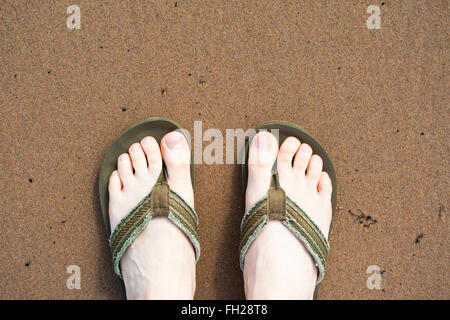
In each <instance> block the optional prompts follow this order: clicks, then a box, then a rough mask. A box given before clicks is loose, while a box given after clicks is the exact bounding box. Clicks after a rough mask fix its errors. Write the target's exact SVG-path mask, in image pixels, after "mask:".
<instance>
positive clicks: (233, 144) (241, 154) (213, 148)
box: [176, 120, 279, 164]
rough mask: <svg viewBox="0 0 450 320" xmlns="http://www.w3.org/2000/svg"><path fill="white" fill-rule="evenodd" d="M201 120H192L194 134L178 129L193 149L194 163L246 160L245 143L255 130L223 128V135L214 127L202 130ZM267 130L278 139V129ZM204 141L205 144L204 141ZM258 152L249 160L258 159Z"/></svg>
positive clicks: (223, 162)
mask: <svg viewBox="0 0 450 320" xmlns="http://www.w3.org/2000/svg"><path fill="white" fill-rule="evenodd" d="M203 129H204V128H203V122H202V121H200V120H196V121H194V134H193V135H191V133H190V132H189V131H188V130H186V129H178V130H176V131H179V132H180V133H182V134H183V135H184V136H185V137H186V139H187V141H188V142H189V144H190V145H191V149H192V151H193V155H194V157H193V163H194V164H203V163H204V164H235V163H237V164H244V163H245V162H246V156H247V155H246V153H245V144H246V143H250V141H251V140H252V139H253V137H254V136H255V135H256V133H257V132H256V130H255V129H253V128H251V129H247V130H244V129H241V128H238V129H225V135H223V133H222V131H220V130H219V129H216V128H209V129H206V130H204V131H203ZM260 131H268V132H270V133H271V134H272V135H274V137H275V139H277V141H279V130H278V129H272V130H260ZM205 142H206V145H204V143H205ZM258 156H259V153H257V154H255V155H254V157H252V159H250V161H253V160H254V161H255V162H256V161H258Z"/></svg>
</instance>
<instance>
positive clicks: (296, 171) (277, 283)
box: [109, 132, 332, 299]
mask: <svg viewBox="0 0 450 320" xmlns="http://www.w3.org/2000/svg"><path fill="white" fill-rule="evenodd" d="M190 157H191V152H190V149H189V146H188V143H187V141H186V140H185V138H184V136H183V135H182V134H180V133H178V132H171V133H168V134H167V135H166V136H164V138H163V139H162V140H161V148H160V147H159V145H158V143H157V142H156V140H155V139H154V138H152V137H146V138H144V139H142V141H140V143H134V144H133V145H132V146H131V147H130V149H129V152H128V153H126V154H122V155H121V156H120V157H119V158H118V160H117V168H118V170H116V171H114V172H113V173H112V174H111V177H110V181H109V195H110V200H109V217H110V223H111V230H114V228H115V227H116V226H117V224H118V223H119V221H120V220H121V219H122V218H123V217H124V216H126V215H127V214H128V213H129V212H130V211H131V210H132V209H133V208H134V206H135V205H136V204H137V203H138V202H139V201H140V200H141V199H142V198H144V197H145V196H146V195H147V194H148V193H149V192H150V191H151V189H152V187H153V186H154V185H155V183H156V180H157V179H158V176H159V174H160V172H161V170H162V164H163V161H164V163H165V165H166V167H167V173H168V184H169V186H170V188H171V189H172V190H173V191H175V192H177V193H178V194H179V195H180V196H182V197H183V198H184V200H185V201H186V202H187V203H188V204H190V205H191V206H192V207H194V193H193V190H192V185H191V176H190ZM275 161H277V171H278V175H279V182H280V186H281V187H282V188H283V189H284V190H285V192H286V195H287V196H288V197H290V198H291V199H292V200H294V201H295V202H296V203H297V204H299V205H300V206H301V207H302V209H304V210H305V212H306V213H308V215H309V216H310V217H311V219H312V220H313V221H314V222H315V223H316V224H317V225H318V226H319V228H320V229H321V231H322V232H323V234H324V235H328V231H329V227H330V223H331V216H332V208H331V193H332V185H331V180H330V178H329V177H328V175H327V173H325V172H323V171H322V159H321V158H320V157H319V156H317V155H313V152H312V149H311V147H310V146H308V145H307V144H301V143H300V141H299V140H298V139H296V138H294V137H290V138H287V139H286V140H285V141H284V142H283V144H282V145H281V147H280V148H278V142H277V140H276V138H275V137H274V136H273V135H272V134H271V133H268V132H260V133H258V134H257V135H256V136H255V137H254V139H253V140H252V143H251V145H250V148H249V161H248V164H249V165H248V169H249V175H248V184H247V190H246V197H245V206H246V210H247V209H248V208H249V207H250V206H251V205H252V204H253V203H255V202H256V201H258V200H260V199H261V198H263V197H264V196H265V195H266V193H267V191H268V190H269V187H270V181H271V176H272V167H273V164H274V163H275ZM120 266H121V271H122V275H123V279H124V283H125V288H126V292H127V298H128V299H192V298H193V297H194V292H195V283H196V282H195V253H194V249H193V247H192V245H191V242H190V241H189V239H188V238H187V237H186V235H185V234H184V233H183V232H182V231H181V230H180V229H179V228H178V227H177V226H175V225H174V224H173V223H172V222H170V221H169V220H168V219H167V218H165V217H156V218H154V219H151V220H150V222H149V223H148V225H147V227H146V228H145V229H144V230H143V231H142V232H141V233H140V234H139V236H138V237H137V238H136V239H135V241H134V242H133V243H132V244H131V245H130V247H128V249H127V250H126V252H125V254H124V255H123V257H122V260H121V264H120ZM316 281H317V268H316V266H315V262H314V260H313V258H312V257H311V255H310V254H309V253H308V251H307V250H306V248H305V247H304V246H303V244H302V243H301V242H300V241H299V240H298V239H297V238H296V237H295V236H294V235H293V234H292V233H291V232H290V231H289V230H288V229H287V228H286V227H284V226H283V225H282V224H281V222H279V221H270V222H269V223H268V225H267V226H266V227H265V228H264V230H263V231H262V232H261V233H260V234H259V235H258V237H257V238H256V239H255V240H254V242H253V243H252V245H251V246H250V248H249V249H248V251H247V253H246V256H245V262H244V286H245V295H246V297H247V298H248V299H311V298H312V297H313V294H314V288H315V284H316Z"/></svg>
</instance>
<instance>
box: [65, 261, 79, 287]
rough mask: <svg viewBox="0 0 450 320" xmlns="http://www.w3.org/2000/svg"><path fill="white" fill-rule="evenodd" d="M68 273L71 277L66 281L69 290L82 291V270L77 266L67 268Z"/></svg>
mask: <svg viewBox="0 0 450 320" xmlns="http://www.w3.org/2000/svg"><path fill="white" fill-rule="evenodd" d="M66 272H67V273H69V274H70V276H69V277H68V278H67V280H66V286H67V289H69V290H73V289H77V290H80V289H81V269H80V267H79V266H77V265H70V266H67V269H66Z"/></svg>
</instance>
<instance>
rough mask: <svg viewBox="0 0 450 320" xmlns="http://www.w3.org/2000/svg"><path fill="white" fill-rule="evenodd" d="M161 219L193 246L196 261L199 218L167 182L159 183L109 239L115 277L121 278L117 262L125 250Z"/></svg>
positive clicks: (123, 220)
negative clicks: (181, 232) (149, 226)
mask: <svg viewBox="0 0 450 320" xmlns="http://www.w3.org/2000/svg"><path fill="white" fill-rule="evenodd" d="M158 216H164V217H167V218H168V219H169V220H171V221H172V222H173V223H174V224H175V225H177V226H178V227H179V228H180V229H181V230H182V231H183V232H184V233H185V234H186V236H187V237H188V238H189V240H190V241H191V242H192V245H193V246H194V250H195V254H196V260H198V258H199V256H200V244H199V239H198V233H197V227H198V217H197V214H196V213H195V210H194V209H193V208H192V207H191V206H190V205H189V204H187V203H186V202H185V201H184V200H183V198H181V197H180V196H179V195H178V194H177V193H175V192H174V191H172V190H170V188H169V186H168V184H167V183H166V182H158V183H157V184H156V185H155V186H154V187H153V188H152V191H151V193H150V194H149V195H147V196H146V197H145V198H144V199H142V201H140V202H139V203H138V205H137V206H136V207H135V208H134V209H132V210H131V211H130V213H129V214H128V215H127V216H125V217H124V218H123V219H122V220H121V221H120V223H119V224H118V225H117V227H116V228H115V230H114V232H113V233H112V234H111V237H110V240H109V242H110V246H111V251H112V256H113V265H114V271H115V273H116V274H117V275H118V276H119V277H120V278H122V274H121V271H120V259H121V258H122V256H123V254H124V253H125V251H126V249H127V248H128V246H129V245H130V244H131V243H132V242H133V241H134V239H136V237H137V236H138V235H139V233H140V232H141V231H142V230H144V229H145V227H146V226H147V224H148V222H149V221H150V219H151V218H153V217H158Z"/></svg>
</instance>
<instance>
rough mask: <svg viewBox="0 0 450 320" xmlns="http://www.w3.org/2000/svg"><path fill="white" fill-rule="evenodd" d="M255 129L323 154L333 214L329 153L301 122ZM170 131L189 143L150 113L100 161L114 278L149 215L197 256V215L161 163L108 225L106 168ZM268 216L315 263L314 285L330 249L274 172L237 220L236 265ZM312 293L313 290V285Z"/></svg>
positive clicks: (173, 126)
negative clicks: (145, 188) (144, 191)
mask: <svg viewBox="0 0 450 320" xmlns="http://www.w3.org/2000/svg"><path fill="white" fill-rule="evenodd" d="M255 129H256V130H255V131H256V132H259V131H273V130H278V137H279V144H280V145H281V144H282V143H283V141H284V140H285V139H286V138H287V137H290V136H292V137H296V138H298V139H299V140H300V141H301V142H302V143H307V144H309V145H310V146H311V148H312V149H313V151H314V153H315V154H317V155H319V156H320V157H321V158H322V160H323V170H324V171H325V172H327V173H328V175H329V177H330V179H331V182H332V186H333V193H332V197H331V201H332V208H333V217H334V212H335V208H336V199H337V181H336V173H335V171H334V168H333V165H332V163H331V160H330V157H329V156H328V154H327V153H326V151H325V149H324V148H323V147H322V146H321V145H320V143H319V142H318V141H317V140H315V139H314V138H313V137H312V135H311V134H309V133H308V132H307V131H305V130H304V129H302V128H301V127H299V126H297V125H294V124H291V123H288V122H284V121H268V122H264V123H262V124H260V125H259V126H257V127H256V128H255ZM175 130H178V131H180V132H181V133H182V134H183V135H184V136H185V137H186V140H187V141H188V143H190V140H189V138H188V135H187V134H186V133H185V131H184V130H183V129H182V128H181V127H180V125H178V124H177V123H176V122H174V121H172V120H170V119H167V118H149V119H146V120H144V121H142V122H139V123H137V124H135V125H133V126H132V127H130V128H129V129H127V130H126V131H125V132H124V133H123V134H122V135H120V137H119V138H118V139H117V140H116V141H115V142H114V143H113V144H112V145H111V147H110V148H109V149H108V151H107V153H106V156H105V158H104V160H103V163H102V165H101V168H100V173H99V194H100V205H101V209H102V213H103V219H104V221H105V225H106V228H107V230H108V232H109V234H110V239H109V241H110V245H111V250H112V255H113V265H114V271H115V272H116V274H117V275H118V276H119V277H122V274H121V271H120V259H121V257H122V255H123V254H124V252H125V251H126V249H127V248H128V246H129V245H130V244H131V243H132V242H133V240H134V239H135V238H136V237H137V236H138V235H139V233H140V232H141V231H142V230H144V228H145V227H146V225H147V224H148V222H149V221H150V219H151V218H153V217H156V216H165V217H167V218H168V219H169V220H171V221H172V222H173V223H174V224H175V225H177V226H178V227H179V228H180V229H181V230H182V231H183V232H184V233H185V234H186V235H187V237H188V238H189V240H190V241H191V243H192V245H193V247H194V250H195V255H196V259H197V260H198V258H199V256H200V243H199V238H198V232H197V229H198V216H197V214H196V212H195V210H194V209H193V208H192V207H190V206H189V205H188V204H187V203H186V202H185V201H184V199H183V198H182V197H181V196H180V195H178V194H176V193H175V192H174V191H172V190H170V187H169V185H168V184H167V171H166V168H165V166H163V169H162V171H161V174H160V176H159V178H158V181H157V183H156V185H155V186H154V187H153V188H152V190H151V192H150V193H149V194H148V195H147V196H146V197H145V198H144V199H142V200H141V201H140V202H139V203H138V204H137V205H136V206H135V208H134V209H132V210H131V211H130V212H129V214H127V215H126V216H125V217H124V218H123V219H122V220H121V221H120V222H119V224H118V225H117V226H116V228H115V230H110V222H109V214H108V202H109V193H108V181H109V177H110V175H111V173H112V172H113V171H114V170H116V168H117V158H118V157H119V155H120V154H122V153H126V152H127V151H128V148H129V147H130V145H131V144H133V143H135V142H136V141H140V140H141V139H142V138H144V137H146V136H152V137H154V138H155V139H156V141H157V142H158V144H160V143H161V139H162V137H164V135H166V134H167V133H169V132H172V131H175ZM251 138H252V137H251ZM250 143H251V139H249V140H247V142H246V145H245V148H246V151H245V154H246V161H245V164H244V165H243V166H242V183H243V190H244V192H245V190H246V188H247V180H248V166H247V163H248V148H249V145H250ZM191 150H192V148H191ZM192 158H193V157H192V156H191V165H190V170H191V181H192V186H194V164H193V159H192ZM270 220H279V221H281V222H282V223H283V224H284V225H285V226H286V227H287V228H288V229H289V230H290V231H291V232H292V233H293V234H294V235H295V236H296V237H297V238H298V239H299V240H300V241H301V242H302V243H303V244H304V246H305V248H306V249H307V250H308V252H309V253H310V254H311V256H312V257H313V258H314V261H315V262H316V266H317V267H318V270H319V275H318V280H317V284H319V283H320V281H322V279H323V276H324V274H325V264H326V258H327V253H328V250H329V244H328V241H327V238H326V236H325V235H323V234H322V232H321V231H320V229H319V227H318V226H317V225H316V224H315V223H314V222H313V221H312V220H311V219H310V217H309V216H308V215H307V213H306V212H304V211H303V210H302V208H301V207H300V206H299V205H298V204H296V203H295V202H294V201H292V200H291V199H290V198H289V197H287V196H286V194H285V192H284V190H283V189H282V188H281V187H280V185H279V183H278V175H277V174H276V173H275V174H274V175H273V176H272V182H271V187H270V189H269V191H268V192H267V196H266V197H264V198H263V199H261V200H260V201H258V202H257V203H255V204H253V205H252V206H251V207H250V208H249V210H247V212H245V214H244V217H243V219H242V222H241V239H240V246H239V250H240V265H241V269H243V265H244V259H245V254H246V252H247V250H248V248H249V247H250V245H251V243H252V242H253V241H254V239H255V238H256V237H257V236H258V234H259V233H260V232H261V231H262V230H263V229H264V227H265V225H267V223H268V222H269V221H270ZM111 231H112V232H111ZM315 294H317V288H316V292H315Z"/></svg>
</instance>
